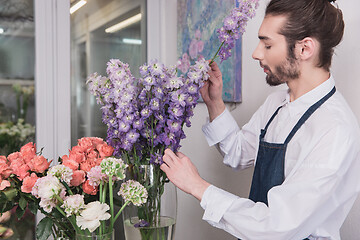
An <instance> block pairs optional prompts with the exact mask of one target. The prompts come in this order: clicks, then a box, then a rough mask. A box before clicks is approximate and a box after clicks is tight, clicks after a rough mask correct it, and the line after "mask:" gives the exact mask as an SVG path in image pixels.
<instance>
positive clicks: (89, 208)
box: [76, 201, 111, 232]
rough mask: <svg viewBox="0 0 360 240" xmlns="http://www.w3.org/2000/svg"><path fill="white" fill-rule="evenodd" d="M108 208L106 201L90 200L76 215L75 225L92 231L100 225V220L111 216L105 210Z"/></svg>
mask: <svg viewBox="0 0 360 240" xmlns="http://www.w3.org/2000/svg"><path fill="white" fill-rule="evenodd" d="M109 209H110V208H109V206H108V205H107V204H106V203H100V202H99V201H95V202H90V203H88V204H86V205H85V208H84V210H82V211H81V212H80V215H79V216H76V225H78V226H79V227H81V229H83V230H85V229H89V231H90V232H93V231H95V230H96V229H97V228H98V227H99V226H100V221H104V220H108V219H109V218H110V217H111V215H110V213H108V212H107V211H108V210H109Z"/></svg>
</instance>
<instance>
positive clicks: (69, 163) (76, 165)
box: [62, 155, 79, 171]
mask: <svg viewBox="0 0 360 240" xmlns="http://www.w3.org/2000/svg"><path fill="white" fill-rule="evenodd" d="M65 156H66V155H64V156H63V157H62V160H63V162H62V164H63V165H64V166H67V167H68V168H71V169H72V170H73V171H74V170H77V169H78V168H79V163H77V162H76V161H74V160H71V159H69V158H68V156H66V157H65Z"/></svg>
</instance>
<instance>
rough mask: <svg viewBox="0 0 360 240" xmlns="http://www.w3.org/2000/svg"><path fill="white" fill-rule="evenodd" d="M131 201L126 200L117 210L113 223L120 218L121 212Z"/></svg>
mask: <svg viewBox="0 0 360 240" xmlns="http://www.w3.org/2000/svg"><path fill="white" fill-rule="evenodd" d="M129 203H130V201H126V202H125V203H124V205H123V206H122V207H121V208H120V210H119V211H118V212H117V214H116V216H115V217H114V219H113V224H114V223H115V222H116V220H117V219H118V218H119V216H120V214H121V212H122V211H123V210H124V208H125V207H126V206H127V205H128V204H129Z"/></svg>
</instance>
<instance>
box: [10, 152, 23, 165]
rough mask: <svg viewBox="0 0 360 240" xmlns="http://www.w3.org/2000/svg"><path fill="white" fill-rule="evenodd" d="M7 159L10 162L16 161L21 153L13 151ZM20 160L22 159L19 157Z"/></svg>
mask: <svg viewBox="0 0 360 240" xmlns="http://www.w3.org/2000/svg"><path fill="white" fill-rule="evenodd" d="M7 159H8V161H9V162H10V163H11V162H12V161H16V160H18V159H21V153H20V152H14V153H11V154H10V155H9V156H8V157H7ZM21 160H22V159H21Z"/></svg>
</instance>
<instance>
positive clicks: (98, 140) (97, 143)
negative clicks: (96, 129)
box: [90, 137, 105, 147]
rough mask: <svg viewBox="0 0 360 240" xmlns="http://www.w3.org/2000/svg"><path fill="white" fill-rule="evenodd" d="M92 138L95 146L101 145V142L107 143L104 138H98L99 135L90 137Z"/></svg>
mask: <svg viewBox="0 0 360 240" xmlns="http://www.w3.org/2000/svg"><path fill="white" fill-rule="evenodd" d="M90 140H91V142H92V143H93V144H94V146H95V147H97V145H99V144H104V143H105V142H104V140H103V139H102V138H98V137H90Z"/></svg>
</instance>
